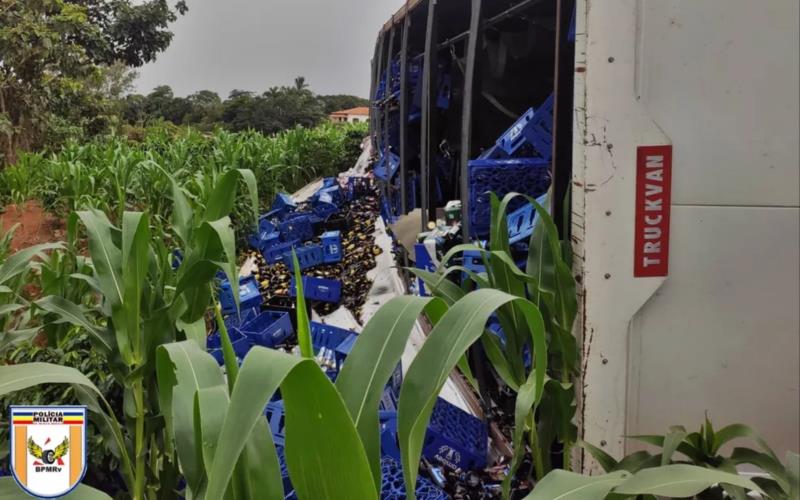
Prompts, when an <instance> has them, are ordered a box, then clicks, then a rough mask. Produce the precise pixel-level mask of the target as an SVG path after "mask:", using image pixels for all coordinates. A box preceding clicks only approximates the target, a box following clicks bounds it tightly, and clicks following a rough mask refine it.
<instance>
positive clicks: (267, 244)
mask: <svg viewBox="0 0 800 500" xmlns="http://www.w3.org/2000/svg"><path fill="white" fill-rule="evenodd" d="M280 241H281V235H280V234H279V233H278V232H277V231H270V230H264V231H259V232H258V233H256V234H254V235H252V236H250V246H251V247H253V248H255V249H256V250H258V251H260V252H261V253H264V252H265V251H266V250H267V249H268V248H271V247H273V246H275V245H277V244H278V243H280Z"/></svg>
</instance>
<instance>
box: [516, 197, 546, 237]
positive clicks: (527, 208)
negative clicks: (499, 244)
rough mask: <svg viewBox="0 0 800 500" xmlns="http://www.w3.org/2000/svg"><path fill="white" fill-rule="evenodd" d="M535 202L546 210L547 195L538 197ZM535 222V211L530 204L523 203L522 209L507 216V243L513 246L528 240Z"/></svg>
mask: <svg viewBox="0 0 800 500" xmlns="http://www.w3.org/2000/svg"><path fill="white" fill-rule="evenodd" d="M536 202H537V203H539V205H542V206H543V207H545V208H547V194H543V195H542V196H540V197H539V198H538V199H537V200H536ZM537 221H538V218H537V214H536V209H534V208H533V205H531V204H530V203H525V204H524V205H523V206H522V207H520V208H518V209H517V210H515V211H513V212H511V213H510V214H508V217H507V225H508V242H509V243H510V244H512V245H513V244H514V243H518V242H520V241H525V240H528V239H530V237H531V235H532V234H533V230H534V228H535V227H536V223H537Z"/></svg>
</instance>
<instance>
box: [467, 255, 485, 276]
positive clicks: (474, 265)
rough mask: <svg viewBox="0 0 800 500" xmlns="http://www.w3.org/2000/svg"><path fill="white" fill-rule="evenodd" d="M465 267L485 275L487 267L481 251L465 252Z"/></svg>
mask: <svg viewBox="0 0 800 500" xmlns="http://www.w3.org/2000/svg"><path fill="white" fill-rule="evenodd" d="M462 257H463V260H464V267H466V268H467V269H469V270H470V271H472V272H474V273H485V272H486V266H484V265H483V256H482V255H481V252H480V251H479V250H465V251H464V253H463V256H462Z"/></svg>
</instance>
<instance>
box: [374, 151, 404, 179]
mask: <svg viewBox="0 0 800 500" xmlns="http://www.w3.org/2000/svg"><path fill="white" fill-rule="evenodd" d="M399 168H400V157H399V156H397V155H396V154H394V153H392V152H389V154H388V155H382V156H381V158H380V159H379V160H378V162H377V163H376V164H375V168H373V170H372V171H373V173H374V174H375V177H376V178H378V179H380V180H382V181H387V182H388V181H390V180H392V177H394V175H395V174H396V173H397V170H398V169H399Z"/></svg>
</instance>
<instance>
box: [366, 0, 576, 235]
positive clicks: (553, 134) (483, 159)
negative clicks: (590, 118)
mask: <svg viewBox="0 0 800 500" xmlns="http://www.w3.org/2000/svg"><path fill="white" fill-rule="evenodd" d="M574 5H575V2H574V0H471V1H470V2H465V1H463V0H416V1H408V2H407V3H406V5H405V6H404V7H403V8H401V9H400V10H399V11H398V12H397V13H396V14H395V15H394V16H392V18H391V19H390V20H389V22H387V23H386V24H385V25H384V26H383V27H382V29H381V31H380V33H379V35H378V39H377V43H376V47H375V58H374V60H373V73H372V76H373V81H372V96H371V97H372V114H371V134H372V141H373V146H374V148H375V151H376V152H377V155H378V160H377V163H376V167H375V174H376V177H377V178H378V179H379V180H381V181H382V186H383V191H384V198H385V203H386V206H385V207H384V215H385V216H389V217H390V218H394V217H398V216H400V215H403V214H407V213H409V212H411V211H412V210H414V209H417V208H418V209H421V212H422V213H421V215H422V226H423V227H422V228H421V229H423V230H424V227H425V225H426V224H427V222H428V221H431V220H435V218H436V211H437V209H441V208H443V207H444V206H445V204H446V203H447V202H448V201H450V200H461V203H462V227H463V232H464V238H465V239H483V238H485V237H486V234H485V233H486V230H487V227H488V220H486V219H487V217H488V212H487V201H486V200H487V197H486V196H484V195H483V194H482V193H484V192H485V191H487V190H492V191H494V192H496V193H497V194H499V195H501V196H502V195H503V194H505V193H506V192H510V191H519V192H523V193H524V194H529V195H533V196H538V195H540V194H542V193H541V191H542V189H544V190H546V189H547V188H548V187H550V185H551V183H552V189H553V192H554V196H552V197H551V199H550V200H549V202H550V208H551V210H552V211H553V215H554V217H555V220H557V221H561V220H562V217H561V215H562V214H561V208H562V207H561V202H560V200H563V198H564V195H565V194H566V190H567V187H568V185H569V179H570V175H571V144H572V112H571V110H572V88H573V76H574V75H573V73H572V67H573V62H574V55H575V54H574V43H573V41H574V28H573V26H574ZM529 110H532V111H530V112H529ZM545 177H546V179H545ZM556 200H559V201H558V202H556ZM512 208H513V207H512Z"/></svg>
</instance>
